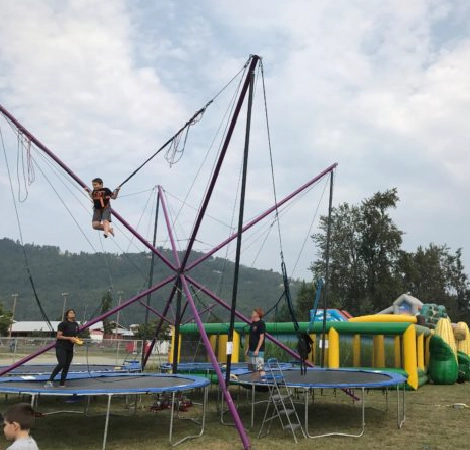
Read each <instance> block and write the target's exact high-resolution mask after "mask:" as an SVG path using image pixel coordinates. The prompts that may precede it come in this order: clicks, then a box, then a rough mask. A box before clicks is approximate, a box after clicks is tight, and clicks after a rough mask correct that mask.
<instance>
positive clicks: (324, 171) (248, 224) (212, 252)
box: [187, 163, 338, 271]
mask: <svg viewBox="0 0 470 450" xmlns="http://www.w3.org/2000/svg"><path fill="white" fill-rule="evenodd" d="M337 165H338V163H334V164H332V165H331V166H329V167H327V168H326V169H325V170H323V171H322V172H321V173H320V174H319V175H317V176H316V177H315V178H313V179H311V180H310V181H308V182H307V183H305V184H304V185H303V186H301V187H299V188H298V189H296V190H295V191H294V192H292V193H291V194H289V195H288V196H287V197H284V198H283V199H282V200H280V201H279V202H277V203H276V204H274V205H273V206H271V208H269V209H267V210H266V211H265V212H263V213H261V214H260V215H259V216H258V217H255V218H254V219H253V220H251V221H250V222H248V223H247V224H246V225H244V226H243V228H242V233H244V232H245V231H246V230H248V229H250V228H251V227H252V226H253V225H255V224H257V223H258V222H259V221H260V220H262V219H264V218H265V217H266V216H267V215H269V214H271V213H272V212H273V211H275V210H276V209H277V208H279V207H280V206H282V205H284V203H286V202H288V201H289V200H291V199H292V198H294V197H295V196H296V195H298V194H299V193H301V192H302V191H304V190H305V189H307V188H309V187H310V186H311V185H312V184H314V183H316V182H317V181H319V180H321V179H322V178H323V177H324V176H325V175H327V174H328V173H330V172H331V171H332V170H334V169H335V167H336V166H337ZM237 236H238V233H234V234H232V236H230V237H229V238H227V239H226V240H225V241H223V242H221V243H220V244H219V245H218V246H217V247H214V248H213V249H212V250H210V251H209V252H208V253H205V254H204V255H203V256H201V257H200V258H198V259H196V260H195V261H193V262H192V263H191V264H189V265H188V267H187V271H189V270H191V269H192V268H194V267H195V266H197V265H198V264H199V263H201V262H202V261H205V260H206V259H208V258H210V257H211V256H212V255H213V254H214V253H217V252H218V251H219V250H220V249H221V248H223V247H224V246H226V245H227V244H228V243H229V242H231V241H233V240H234V239H236V238H237Z"/></svg>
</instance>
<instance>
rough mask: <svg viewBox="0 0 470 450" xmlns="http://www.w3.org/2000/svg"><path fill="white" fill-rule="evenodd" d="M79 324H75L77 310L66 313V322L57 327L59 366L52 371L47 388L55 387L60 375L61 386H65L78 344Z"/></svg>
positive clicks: (56, 348)
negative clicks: (74, 350) (54, 382)
mask: <svg viewBox="0 0 470 450" xmlns="http://www.w3.org/2000/svg"><path fill="white" fill-rule="evenodd" d="M77 336H78V323H77V322H75V310H73V309H68V310H67V311H66V312H65V315H64V320H63V321H62V322H60V323H59V326H58V327H57V341H56V344H55V354H56V357H57V362H58V364H57V366H56V367H55V369H54V370H53V371H52V373H51V376H50V377H49V380H48V381H47V383H46V384H45V387H54V386H53V384H52V382H53V381H54V378H55V376H56V375H57V374H58V373H59V372H60V371H61V370H62V373H61V374H60V386H65V379H66V378H67V373H68V371H69V368H70V364H72V359H73V347H74V344H76V343H77V342H78V339H77Z"/></svg>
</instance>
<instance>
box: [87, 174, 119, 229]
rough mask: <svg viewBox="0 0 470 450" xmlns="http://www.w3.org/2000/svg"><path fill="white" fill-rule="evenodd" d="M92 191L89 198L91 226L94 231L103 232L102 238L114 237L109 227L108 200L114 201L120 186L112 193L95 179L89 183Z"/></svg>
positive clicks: (109, 209) (100, 181)
mask: <svg viewBox="0 0 470 450" xmlns="http://www.w3.org/2000/svg"><path fill="white" fill-rule="evenodd" d="M91 183H92V185H93V191H91V193H90V196H91V199H92V200H93V219H92V222H91V226H92V227H93V229H94V230H103V233H104V237H105V238H107V237H108V235H109V234H110V235H111V236H114V230H113V229H112V227H111V205H110V199H113V200H114V199H116V198H117V196H118V193H119V189H120V186H118V187H117V188H116V189H115V190H114V191H111V190H110V189H108V188H107V187H103V180H102V179H101V178H95V179H93V180H92V181H91Z"/></svg>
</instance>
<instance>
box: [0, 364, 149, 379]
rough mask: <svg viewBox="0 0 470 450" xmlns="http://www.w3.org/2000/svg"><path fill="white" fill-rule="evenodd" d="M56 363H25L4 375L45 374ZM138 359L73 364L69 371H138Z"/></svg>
mask: <svg viewBox="0 0 470 450" xmlns="http://www.w3.org/2000/svg"><path fill="white" fill-rule="evenodd" d="M55 366H56V364H23V365H21V366H18V367H15V368H14V369H12V370H10V371H9V372H7V373H5V374H4V375H3V376H18V375H44V374H50V373H51V372H52V371H53V370H54V367H55ZM8 367H9V366H0V370H5V369H7V368H8ZM141 367H142V366H141V365H140V363H139V362H138V361H129V362H124V363H123V364H72V365H71V366H70V369H69V373H83V372H138V371H140V370H141Z"/></svg>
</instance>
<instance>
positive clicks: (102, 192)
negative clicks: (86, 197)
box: [91, 187, 113, 209]
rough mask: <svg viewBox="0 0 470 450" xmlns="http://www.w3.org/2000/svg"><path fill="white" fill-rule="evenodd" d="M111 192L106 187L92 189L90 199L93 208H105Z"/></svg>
mask: <svg viewBox="0 0 470 450" xmlns="http://www.w3.org/2000/svg"><path fill="white" fill-rule="evenodd" d="M112 195H113V193H112V192H111V190H110V189H108V188H106V187H105V188H100V189H93V191H92V192H91V199H92V200H93V208H95V209H105V208H107V207H108V206H109V199H110V198H111V196H112Z"/></svg>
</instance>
